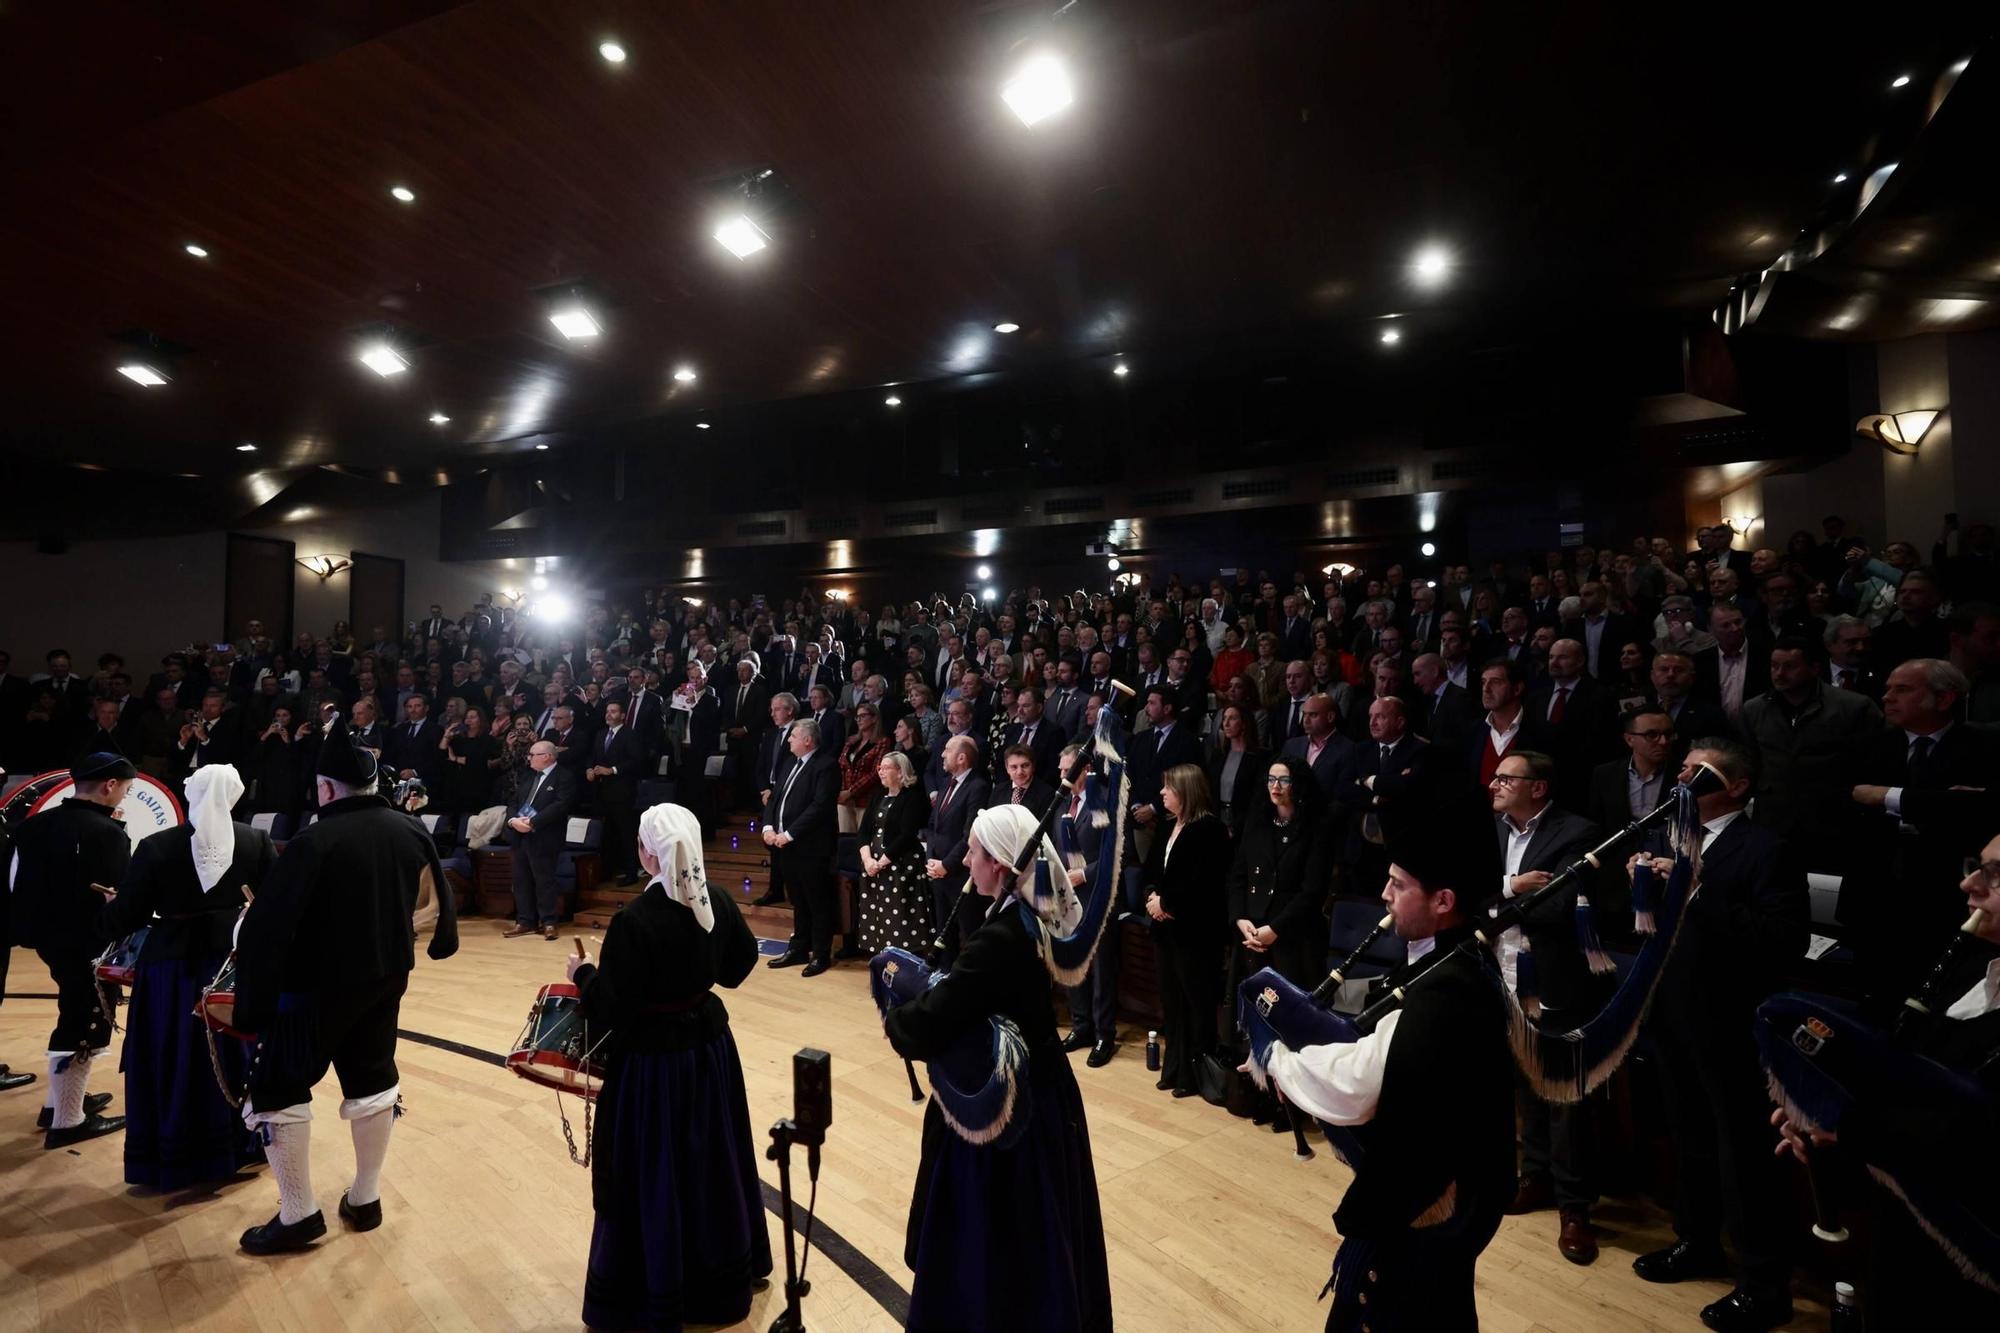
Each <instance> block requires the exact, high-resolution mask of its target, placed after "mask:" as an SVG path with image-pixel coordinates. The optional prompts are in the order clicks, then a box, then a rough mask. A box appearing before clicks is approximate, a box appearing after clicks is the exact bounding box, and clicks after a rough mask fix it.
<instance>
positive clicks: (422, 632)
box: [417, 602, 451, 642]
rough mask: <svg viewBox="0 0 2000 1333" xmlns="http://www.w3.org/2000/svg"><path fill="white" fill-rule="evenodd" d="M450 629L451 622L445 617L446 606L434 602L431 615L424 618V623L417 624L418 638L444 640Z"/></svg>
mask: <svg viewBox="0 0 2000 1333" xmlns="http://www.w3.org/2000/svg"><path fill="white" fill-rule="evenodd" d="M450 630H451V622H450V621H449V620H446V619H445V618H444V608H443V607H441V606H439V605H438V604H437V603H435V602H433V603H432V604H431V613H430V615H429V616H427V617H426V618H425V619H424V622H423V624H421V625H419V626H417V638H418V639H419V640H424V639H437V640H439V641H440V642H442V641H443V639H444V636H445V635H446V634H447V633H449V632H450Z"/></svg>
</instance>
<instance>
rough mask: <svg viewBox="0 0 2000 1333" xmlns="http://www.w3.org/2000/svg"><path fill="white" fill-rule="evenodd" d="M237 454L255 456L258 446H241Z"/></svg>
mask: <svg viewBox="0 0 2000 1333" xmlns="http://www.w3.org/2000/svg"><path fill="white" fill-rule="evenodd" d="M236 452H237V453H239V454H254V453H256V452H257V446H256V445H254V444H239V445H237V446H236Z"/></svg>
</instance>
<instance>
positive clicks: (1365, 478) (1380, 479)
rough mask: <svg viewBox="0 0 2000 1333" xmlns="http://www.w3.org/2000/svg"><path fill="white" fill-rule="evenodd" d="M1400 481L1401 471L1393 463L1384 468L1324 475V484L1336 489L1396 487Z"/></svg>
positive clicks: (1361, 469)
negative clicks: (1349, 487)
mask: <svg viewBox="0 0 2000 1333" xmlns="http://www.w3.org/2000/svg"><path fill="white" fill-rule="evenodd" d="M1402 480H1403V469H1401V468H1399V467H1397V466H1396V465H1395V464H1393V463H1391V464H1389V465H1388V466H1386V467H1358V468H1355V469H1354V470H1353V471H1352V472H1329V473H1327V474H1326V484H1327V485H1328V486H1331V487H1334V488H1336V489H1338V488H1341V487H1347V486H1397V485H1400V484H1401V483H1402Z"/></svg>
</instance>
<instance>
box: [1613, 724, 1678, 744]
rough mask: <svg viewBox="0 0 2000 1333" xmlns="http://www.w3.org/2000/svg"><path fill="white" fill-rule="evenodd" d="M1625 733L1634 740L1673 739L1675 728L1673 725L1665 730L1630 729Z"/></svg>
mask: <svg viewBox="0 0 2000 1333" xmlns="http://www.w3.org/2000/svg"><path fill="white" fill-rule="evenodd" d="M1625 734H1626V735H1627V736H1630V737H1632V738H1633V739H1634V740H1641V741H1662V740H1672V739H1673V735H1674V729H1673V728H1672V727H1668V728H1667V729H1666V730H1664V731H1628V732H1626V733H1625Z"/></svg>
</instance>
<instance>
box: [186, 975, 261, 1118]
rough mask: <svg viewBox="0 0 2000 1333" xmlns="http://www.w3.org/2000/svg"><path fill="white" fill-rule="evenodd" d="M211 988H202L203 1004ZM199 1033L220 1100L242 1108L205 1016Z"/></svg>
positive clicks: (231, 1106)
mask: <svg viewBox="0 0 2000 1333" xmlns="http://www.w3.org/2000/svg"><path fill="white" fill-rule="evenodd" d="M213 989H215V988H214V987H213V986H208V987H204V988H203V990H202V992H201V998H202V1000H203V1002H204V1004H206V1002H207V1000H208V993H209V991H211V990H213ZM201 1035H202V1036H203V1037H205V1038H206V1039H207V1041H208V1067H209V1068H210V1069H212V1070H214V1071H215V1086H216V1087H218V1088H221V1089H222V1100H224V1101H225V1102H228V1103H229V1107H230V1109H231V1110H233V1111H240V1110H242V1109H243V1098H242V1097H239V1096H237V1095H236V1094H235V1093H233V1092H231V1091H230V1090H229V1078H228V1076H227V1075H225V1074H224V1073H223V1072H222V1054H221V1052H219V1051H217V1050H216V1049H215V1028H214V1026H213V1025H212V1024H210V1023H209V1021H208V1020H207V1019H206V1018H204V1019H203V1020H202V1024H201ZM260 1046H261V1043H260ZM244 1092H246V1093H247V1092H249V1089H248V1088H245V1089H244Z"/></svg>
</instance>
